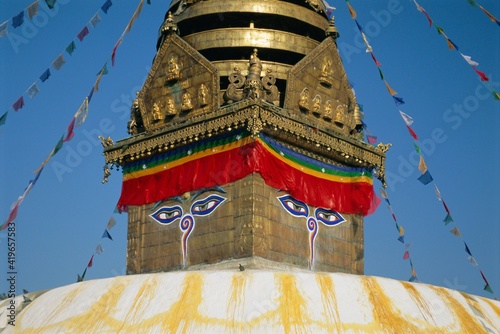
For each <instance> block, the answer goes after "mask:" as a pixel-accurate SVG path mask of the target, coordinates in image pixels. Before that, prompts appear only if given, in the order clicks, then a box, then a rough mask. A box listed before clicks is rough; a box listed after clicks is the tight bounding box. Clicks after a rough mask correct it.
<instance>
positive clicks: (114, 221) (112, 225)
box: [106, 216, 116, 230]
mask: <svg viewBox="0 0 500 334" xmlns="http://www.w3.org/2000/svg"><path fill="white" fill-rule="evenodd" d="M115 225H116V220H115V218H114V217H113V216H111V218H109V221H108V224H107V225H106V228H107V229H108V230H111V229H112V228H113V227H114V226H115Z"/></svg>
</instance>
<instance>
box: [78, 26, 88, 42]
mask: <svg viewBox="0 0 500 334" xmlns="http://www.w3.org/2000/svg"><path fill="white" fill-rule="evenodd" d="M88 34H89V28H88V27H87V26H85V27H83V29H82V30H81V31H80V32H79V33H78V35H76V37H78V39H79V40H80V42H82V41H83V39H84V38H85V36H87V35H88Z"/></svg>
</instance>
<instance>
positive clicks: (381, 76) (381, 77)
mask: <svg viewBox="0 0 500 334" xmlns="http://www.w3.org/2000/svg"><path fill="white" fill-rule="evenodd" d="M378 73H379V74H380V80H384V73H382V70H381V69H380V67H378Z"/></svg>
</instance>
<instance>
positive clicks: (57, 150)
mask: <svg viewBox="0 0 500 334" xmlns="http://www.w3.org/2000/svg"><path fill="white" fill-rule="evenodd" d="M63 144H64V135H63V136H62V137H61V139H59V141H58V142H57V144H56V147H54V149H53V150H52V153H51V156H54V155H56V154H57V152H59V151H60V150H61V148H62V147H63Z"/></svg>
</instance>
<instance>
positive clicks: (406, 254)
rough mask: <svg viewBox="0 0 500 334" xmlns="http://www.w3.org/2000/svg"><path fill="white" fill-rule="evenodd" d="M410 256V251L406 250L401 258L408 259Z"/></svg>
mask: <svg viewBox="0 0 500 334" xmlns="http://www.w3.org/2000/svg"><path fill="white" fill-rule="evenodd" d="M409 258H410V252H408V251H406V252H405V254H404V255H403V260H408V259H409Z"/></svg>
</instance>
